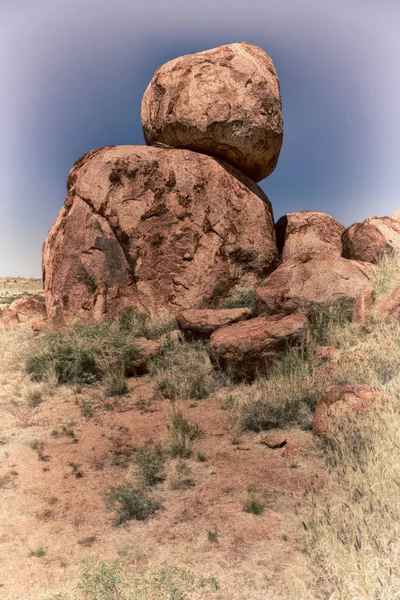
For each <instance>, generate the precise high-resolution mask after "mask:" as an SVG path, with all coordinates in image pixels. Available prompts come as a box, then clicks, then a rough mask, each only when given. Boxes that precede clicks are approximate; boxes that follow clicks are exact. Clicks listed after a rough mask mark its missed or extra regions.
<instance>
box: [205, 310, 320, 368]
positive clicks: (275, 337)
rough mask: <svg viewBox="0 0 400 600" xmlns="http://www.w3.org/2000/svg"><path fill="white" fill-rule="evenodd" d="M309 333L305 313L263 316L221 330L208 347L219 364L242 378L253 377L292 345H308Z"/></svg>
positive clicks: (214, 335) (213, 336) (216, 332)
mask: <svg viewBox="0 0 400 600" xmlns="http://www.w3.org/2000/svg"><path fill="white" fill-rule="evenodd" d="M309 335H310V331H309V326H308V320H307V316H306V315H304V314H296V315H287V316H285V315H275V316H272V317H267V316H261V317H256V318H255V319H250V320H248V321H242V322H239V323H235V324H234V325H229V326H228V327H223V328H222V329H218V331H215V332H214V333H213V334H212V336H211V338H210V341H209V345H208V347H209V352H210V357H211V359H212V360H213V361H214V362H215V363H218V364H219V365H220V366H221V367H222V368H224V369H232V372H233V375H234V376H235V377H237V378H238V379H240V378H245V379H252V378H254V377H255V376H256V374H257V373H258V372H265V371H268V367H269V366H270V365H271V362H272V361H273V360H274V359H276V358H277V357H278V356H279V355H280V354H282V353H284V352H285V351H286V350H287V349H288V348H289V347H292V346H298V345H303V344H304V345H306V344H307V343H308V341H309Z"/></svg>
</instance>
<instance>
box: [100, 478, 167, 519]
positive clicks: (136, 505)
mask: <svg viewBox="0 0 400 600" xmlns="http://www.w3.org/2000/svg"><path fill="white" fill-rule="evenodd" d="M105 504H106V509H107V510H113V511H115V513H116V519H115V522H116V525H121V524H122V523H124V522H125V521H128V520H130V519H136V520H140V521H141V520H144V519H147V517H149V516H150V515H152V514H153V513H155V512H156V510H158V509H159V508H160V503H159V502H158V501H157V500H154V499H153V498H151V497H150V495H149V493H148V491H147V490H146V489H145V488H140V487H139V488H134V487H133V486H132V485H131V484H125V485H119V486H117V487H115V488H112V490H111V491H110V492H108V493H107V494H106V496H105Z"/></svg>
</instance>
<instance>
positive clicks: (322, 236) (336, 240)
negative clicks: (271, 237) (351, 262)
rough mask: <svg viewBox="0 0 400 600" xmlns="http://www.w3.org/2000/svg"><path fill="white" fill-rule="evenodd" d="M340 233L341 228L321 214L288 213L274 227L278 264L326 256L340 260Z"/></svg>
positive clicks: (328, 217)
mask: <svg viewBox="0 0 400 600" xmlns="http://www.w3.org/2000/svg"><path fill="white" fill-rule="evenodd" d="M344 230H345V227H344V225H341V224H340V223H338V221H336V219H334V218H333V217H331V216H329V215H327V214H325V213H322V212H314V211H311V210H303V211H300V212H293V213H288V214H287V215H284V216H283V217H281V218H280V219H279V221H278V222H277V223H276V225H275V231H276V240H277V244H278V251H279V254H280V256H281V260H282V262H284V261H286V260H290V259H296V260H301V261H303V260H306V259H308V258H312V257H315V256H326V255H327V254H334V255H336V256H341V254H342V233H343V231H344Z"/></svg>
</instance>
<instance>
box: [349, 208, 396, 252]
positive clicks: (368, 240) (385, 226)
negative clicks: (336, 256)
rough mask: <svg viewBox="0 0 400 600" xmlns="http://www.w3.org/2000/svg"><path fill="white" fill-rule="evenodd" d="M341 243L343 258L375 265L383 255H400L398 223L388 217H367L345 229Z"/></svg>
mask: <svg viewBox="0 0 400 600" xmlns="http://www.w3.org/2000/svg"><path fill="white" fill-rule="evenodd" d="M342 242H343V254H342V256H344V258H351V259H353V260H363V261H365V262H370V263H376V261H377V260H378V259H379V258H380V257H381V256H382V255H384V254H387V253H390V252H395V253H400V222H399V221H398V220H396V219H391V218H390V217H369V218H368V219H365V221H363V222H362V223H354V224H353V225H351V226H350V227H348V228H347V229H345V231H344V232H343V235H342Z"/></svg>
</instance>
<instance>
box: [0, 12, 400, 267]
mask: <svg viewBox="0 0 400 600" xmlns="http://www.w3.org/2000/svg"><path fill="white" fill-rule="evenodd" d="M399 40H400V2H399V1H398V0H335V1H334V2H333V1H331V0H242V1H240V0H203V1H201V0H200V1H198V2H195V1H194V0H184V1H183V0H113V2H110V1H109V0H108V1H107V2H105V1H103V0H79V1H78V0H35V1H34V2H32V0H2V2H1V6H0V77H1V79H0V81H1V93H0V132H1V145H0V208H1V213H0V214H1V219H0V276H10V275H15V276H17V275H20V276H25V277H40V275H41V264H40V263H41V250H42V244H43V241H44V239H45V237H46V235H47V232H48V230H49V228H50V227H51V224H52V223H53V221H54V219H55V218H56V215H57V213H58V211H59V210H60V208H61V206H62V204H63V201H64V197H65V193H66V187H65V182H66V179H67V176H68V172H69V170H70V168H71V166H72V164H73V163H74V161H75V160H76V159H77V158H78V157H79V156H80V155H82V154H84V153H85V152H87V151H88V150H90V149H92V148H96V147H99V146H104V145H108V144H143V143H144V140H143V136H142V130H141V122H140V104H141V99H142V95H143V92H144V90H145V88H146V86H147V84H148V83H149V81H150V79H151V77H152V75H153V73H154V70H155V69H156V68H157V67H159V66H160V65H161V64H163V63H164V62H166V61H168V60H170V59H172V58H175V57H176V56H179V55H182V54H189V53H192V52H198V51H201V50H206V49H208V48H213V47H215V46H219V45H221V44H226V43H229V42H236V41H248V42H251V43H254V44H257V45H259V46H261V47H262V48H263V49H264V50H266V51H267V52H268V53H269V54H270V56H271V57H272V59H273V61H274V63H275V66H276V68H277V71H278V75H279V80H280V84H281V92H282V100H283V115H284V143H283V148H282V151H281V155H280V159H279V163H278V166H277V168H276V170H275V171H274V173H273V174H272V175H271V176H270V177H268V178H267V179H265V180H263V181H262V182H261V186H262V188H263V189H264V191H265V192H266V193H267V195H268V197H269V199H270V200H271V202H272V205H273V210H274V217H275V220H277V219H278V218H279V217H280V216H282V215H283V214H285V213H286V212H292V211H296V210H319V211H323V212H327V213H329V214H331V215H332V216H333V217H335V218H336V219H338V220H339V221H340V222H341V223H343V224H344V225H346V226H347V225H350V224H351V223H353V222H354V221H360V220H363V219H365V218H366V217H368V216H371V215H377V216H384V215H391V214H392V213H393V212H394V210H396V209H397V208H399V207H400V194H399V189H400V168H399V157H400V151H399V150H400V116H399V109H400V77H399V64H400V41H399Z"/></svg>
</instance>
